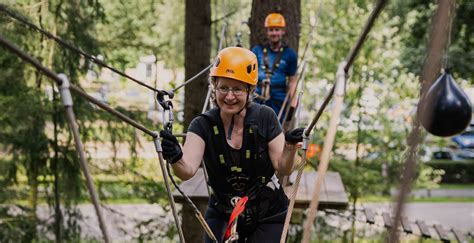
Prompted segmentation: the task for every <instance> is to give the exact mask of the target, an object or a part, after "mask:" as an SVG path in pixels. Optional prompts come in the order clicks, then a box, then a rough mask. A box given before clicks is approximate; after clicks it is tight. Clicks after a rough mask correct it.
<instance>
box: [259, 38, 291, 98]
mask: <svg viewBox="0 0 474 243" xmlns="http://www.w3.org/2000/svg"><path fill="white" fill-rule="evenodd" d="M286 48H287V45H282V46H281V47H280V48H278V51H277V55H276V57H275V60H274V61H273V65H272V67H271V68H270V58H269V57H268V52H269V51H270V50H271V49H270V46H269V45H268V44H267V45H265V46H263V71H264V72H265V79H264V80H263V81H262V82H261V83H260V88H261V91H262V92H261V95H259V96H257V98H258V99H261V100H263V101H267V100H269V99H270V85H271V78H272V75H273V72H274V71H275V70H276V69H277V68H278V67H279V66H280V60H281V56H282V54H283V52H284V51H285V49H286Z"/></svg>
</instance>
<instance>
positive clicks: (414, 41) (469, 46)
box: [392, 0, 474, 84]
mask: <svg viewBox="0 0 474 243" xmlns="http://www.w3.org/2000/svg"><path fill="white" fill-rule="evenodd" d="M435 10H436V5H435V4H434V2H431V1H420V0H411V1H398V2H397V8H394V9H393V11H392V15H394V16H400V18H402V19H403V20H404V21H403V22H400V25H399V26H400V36H401V37H402V41H403V43H404V44H405V46H404V48H403V53H402V57H401V59H400V60H401V61H402V64H403V65H404V66H405V67H406V68H407V69H408V70H409V71H410V72H412V73H420V72H421V67H422V65H423V62H424V59H425V58H426V55H425V53H426V47H427V43H428V38H429V34H430V33H429V32H430V31H431V28H430V26H431V25H430V24H431V19H432V16H433V14H434V12H435ZM473 14H474V4H473V2H472V1H470V0H461V1H456V13H455V19H454V21H453V23H452V27H451V28H452V30H451V37H450V41H451V44H450V46H449V52H448V57H449V59H448V68H450V69H451V71H452V72H453V74H454V76H455V77H459V78H462V79H467V80H468V81H469V82H470V83H471V84H473V82H474V81H473V80H474V68H473V66H472V63H473V61H474V27H473V26H472V24H470V22H471V18H472V16H473Z"/></svg>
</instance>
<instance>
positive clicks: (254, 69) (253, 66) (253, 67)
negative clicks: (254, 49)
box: [253, 63, 256, 71]
mask: <svg viewBox="0 0 474 243" xmlns="http://www.w3.org/2000/svg"><path fill="white" fill-rule="evenodd" d="M255 67H256V65H255V63H254V64H253V71H255Z"/></svg>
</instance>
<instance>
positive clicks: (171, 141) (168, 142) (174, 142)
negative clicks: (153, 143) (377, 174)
mask: <svg viewBox="0 0 474 243" xmlns="http://www.w3.org/2000/svg"><path fill="white" fill-rule="evenodd" d="M160 136H161V138H162V140H161V147H162V148H163V157H164V158H165V159H166V161H168V163H170V164H174V163H176V162H178V161H179V160H180V159H181V158H182V157H183V151H182V150H181V146H180V145H179V142H178V139H176V136H174V135H173V134H172V133H171V132H170V131H164V130H162V131H160Z"/></svg>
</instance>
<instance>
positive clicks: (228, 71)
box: [225, 69, 234, 73]
mask: <svg viewBox="0 0 474 243" xmlns="http://www.w3.org/2000/svg"><path fill="white" fill-rule="evenodd" d="M225 72H226V73H234V70H232V69H226V70H225Z"/></svg>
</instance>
